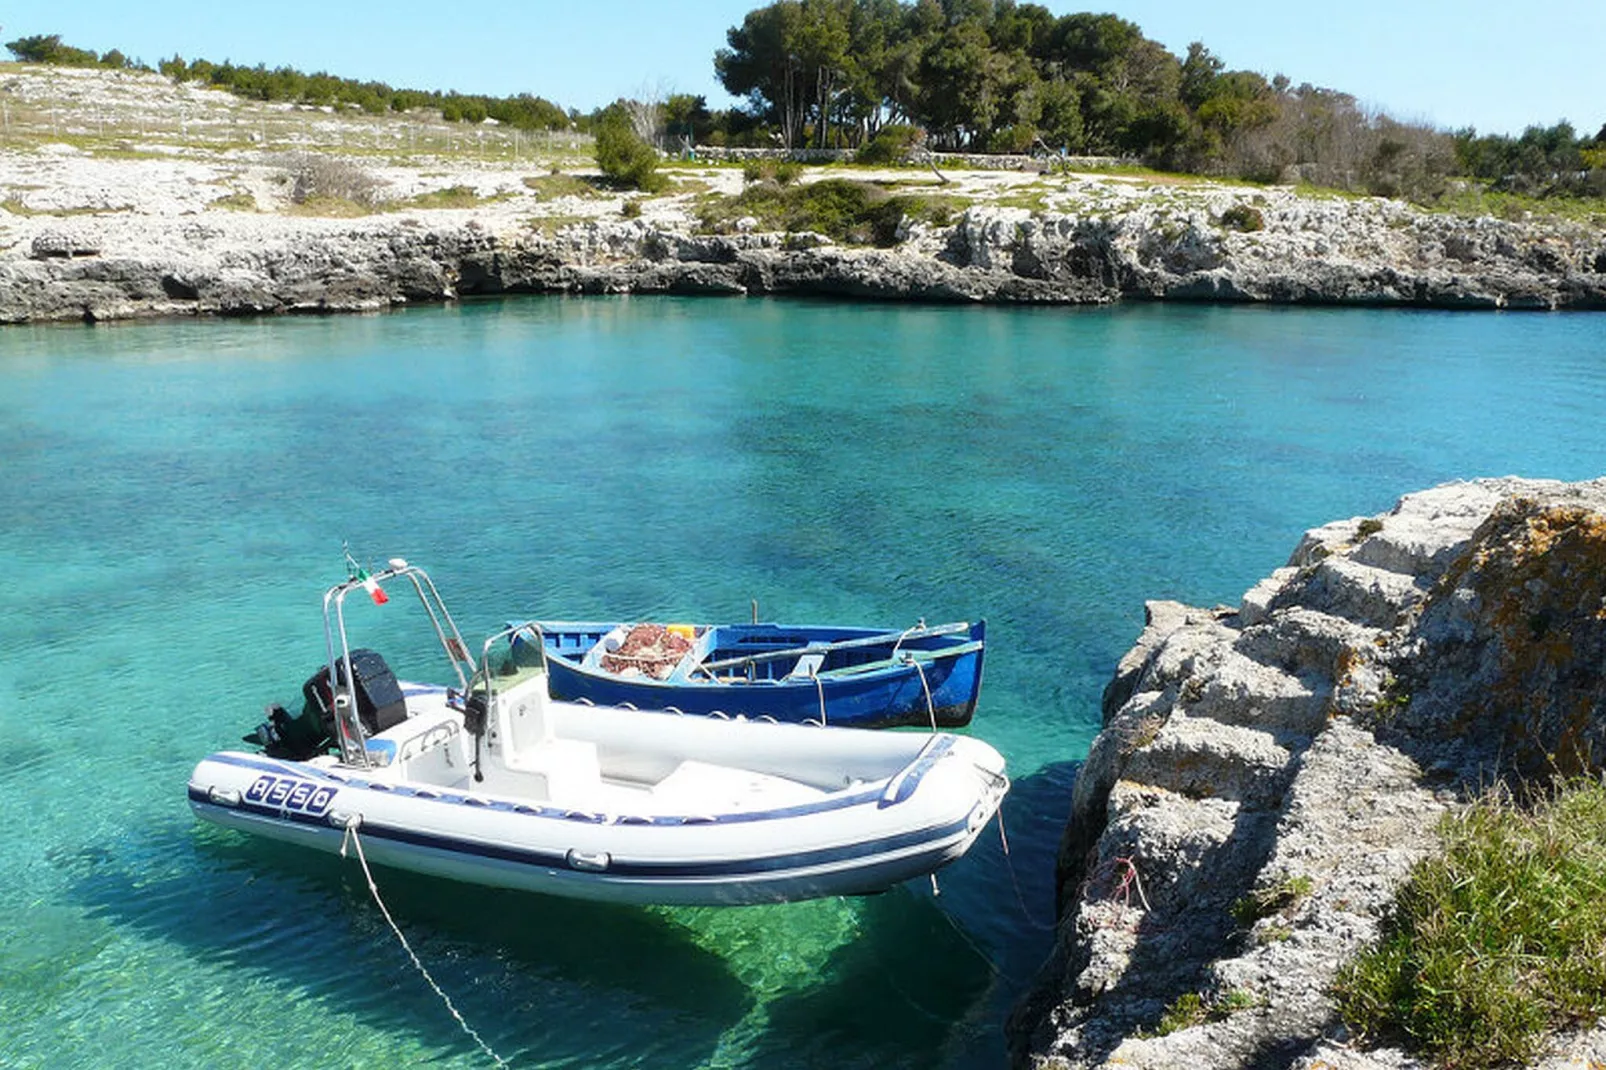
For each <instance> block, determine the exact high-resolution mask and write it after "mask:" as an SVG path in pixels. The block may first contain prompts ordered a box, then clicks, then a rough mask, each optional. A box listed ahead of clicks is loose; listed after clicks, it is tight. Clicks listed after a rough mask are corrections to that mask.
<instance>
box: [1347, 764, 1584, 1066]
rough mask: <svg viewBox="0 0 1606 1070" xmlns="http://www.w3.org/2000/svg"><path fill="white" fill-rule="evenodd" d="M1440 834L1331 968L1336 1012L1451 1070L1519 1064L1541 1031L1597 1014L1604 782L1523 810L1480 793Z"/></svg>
mask: <svg viewBox="0 0 1606 1070" xmlns="http://www.w3.org/2000/svg"><path fill="white" fill-rule="evenodd" d="M1441 831H1442V835H1443V838H1444V851H1443V854H1442V855H1441V856H1439V857H1436V858H1433V859H1430V860H1428V861H1425V862H1423V863H1422V864H1421V865H1419V866H1418V867H1417V869H1416V871H1415V872H1414V873H1413V874H1412V876H1411V880H1410V882H1409V883H1408V884H1407V886H1406V887H1405V889H1404V890H1403V891H1402V892H1401V894H1400V897H1399V903H1398V909H1397V913H1396V916H1395V918H1394V920H1393V921H1392V922H1391V924H1390V926H1389V928H1388V929H1387V930H1386V931H1385V933H1384V935H1383V936H1382V938H1381V939H1380V940H1379V942H1378V943H1377V944H1376V945H1375V946H1374V947H1372V948H1370V949H1368V950H1367V951H1365V952H1364V953H1362V954H1361V955H1360V956H1359V957H1357V958H1356V959H1355V960H1354V961H1353V962H1351V963H1350V964H1349V965H1347V966H1346V967H1345V968H1344V969H1343V970H1342V971H1341V972H1340V974H1339V976H1338V979H1337V981H1336V982H1335V985H1334V995H1335V997H1336V998H1337V1000H1338V1005H1339V1009H1340V1012H1341V1013H1342V1014H1343V1016H1344V1020H1345V1021H1346V1022H1347V1023H1348V1024H1349V1026H1350V1028H1351V1029H1352V1030H1354V1031H1355V1032H1356V1033H1357V1034H1358V1035H1360V1036H1362V1037H1363V1038H1370V1039H1378V1040H1386V1041H1390V1042H1396V1043H1403V1044H1405V1045H1406V1046H1408V1047H1410V1048H1411V1049H1412V1050H1414V1051H1417V1052H1421V1053H1424V1054H1427V1055H1430V1056H1432V1057H1433V1058H1435V1059H1436V1060H1438V1062H1439V1063H1440V1064H1441V1065H1443V1066H1446V1067H1455V1068H1457V1070H1481V1068H1486V1067H1495V1066H1501V1065H1505V1064H1510V1063H1527V1062H1530V1061H1531V1060H1532V1059H1533V1058H1534V1057H1535V1056H1536V1055H1537V1054H1538V1053H1539V1052H1540V1050H1541V1048H1542V1046H1543V1042H1544V1039H1545V1036H1546V1035H1547V1034H1548V1033H1549V1032H1551V1031H1552V1030H1556V1029H1562V1028H1566V1027H1569V1026H1573V1025H1578V1024H1582V1023H1588V1022H1593V1021H1595V1020H1596V1019H1598V1018H1599V1017H1600V1016H1601V1015H1602V1014H1606V786H1603V785H1602V784H1601V783H1599V782H1594V781H1573V782H1568V783H1564V784H1560V785H1558V786H1557V788H1556V790H1555V791H1554V793H1553V794H1552V795H1551V797H1549V798H1548V799H1545V800H1542V801H1540V802H1539V803H1538V804H1537V805H1535V806H1533V807H1530V808H1525V807H1522V806H1519V805H1518V804H1516V803H1515V802H1514V801H1513V800H1512V799H1511V797H1510V796H1509V794H1507V793H1491V794H1490V795H1488V796H1486V797H1485V798H1483V799H1482V800H1480V801H1479V802H1477V803H1476V804H1475V805H1473V806H1472V807H1470V808H1468V809H1467V810H1465V811H1464V812H1462V813H1460V814H1458V815H1453V816H1450V817H1447V818H1446V819H1445V820H1444V823H1443V825H1442V826H1441Z"/></svg>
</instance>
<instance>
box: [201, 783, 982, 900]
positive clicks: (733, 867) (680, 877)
mask: <svg viewBox="0 0 1606 1070" xmlns="http://www.w3.org/2000/svg"><path fill="white" fill-rule="evenodd" d="M189 798H190V805H191V807H192V808H193V809H194V810H195V812H196V814H197V816H200V817H203V818H205V819H207V820H210V821H213V822H214V823H218V824H229V825H237V826H244V825H247V824H248V823H247V822H245V821H240V820H238V819H239V818H240V817H242V816H244V817H249V818H252V819H255V820H254V821H252V822H249V824H256V823H257V822H262V823H265V824H268V825H276V826H279V827H281V828H285V829H290V828H299V829H304V830H305V831H308V832H327V833H332V834H334V835H336V836H338V835H341V831H340V830H339V829H336V828H334V827H332V826H331V825H330V824H329V822H328V821H327V820H325V819H324V818H320V817H313V816H310V815H307V814H298V813H293V812H289V811H284V810H279V809H275V808H272V807H266V806H257V805H253V804H248V803H242V804H241V805H239V806H237V807H230V806H220V805H218V804H216V803H214V802H212V801H211V800H210V799H209V798H208V797H207V793H206V792H205V791H202V790H198V789H191V790H190V792H189ZM230 817H233V818H235V819H236V820H232V821H231V820H228V818H230ZM220 819H222V820H220ZM967 825H968V819H961V820H959V821H954V822H951V823H949V824H947V825H942V826H937V827H935V828H927V829H920V830H915V831H912V832H904V833H898V834H897V835H893V836H884V837H881V838H879V839H875V840H867V841H862V842H855V843H851V844H845V845H842V846H839V847H828V848H820V849H817V850H813V851H800V852H792V853H789V854H780V855H769V856H765V857H762V858H749V859H740V860H731V861H723V862H720V861H705V862H697V863H686V862H667V861H666V862H654V861H631V860H628V859H627V860H621V859H617V858H615V859H613V860H611V861H610V863H609V865H608V867H607V869H606V870H605V871H601V872H598V871H595V870H587V869H582V868H580V867H577V866H575V865H572V864H571V863H570V862H569V859H568V857H567V853H566V852H560V851H558V850H556V849H552V850H542V849H539V848H532V847H515V846H510V845H506V844H488V843H481V842H477V841H474V840H465V839H461V838H459V837H456V836H447V835H441V834H437V833H428V832H420V831H417V830H413V829H404V828H398V827H395V826H390V825H382V824H376V823H373V822H370V821H368V820H364V821H362V823H361V824H360V825H359V826H358V831H359V833H360V834H361V835H362V836H363V837H364V839H366V840H376V839H377V840H383V841H386V842H390V843H395V844H405V845H407V846H409V847H417V848H423V849H425V850H430V851H439V852H442V853H444V854H447V855H451V856H455V857H464V858H472V859H486V860H494V861H498V862H507V863H512V864H515V865H518V866H522V867H531V868H538V869H554V870H567V871H570V872H575V873H582V874H584V875H585V876H587V877H598V878H620V879H631V878H640V879H648V880H660V881H662V880H670V881H676V882H697V881H708V880H716V879H721V880H730V879H740V878H744V877H752V878H755V879H758V878H765V877H771V876H776V875H780V874H784V873H786V872H788V871H797V870H808V869H819V868H822V867H830V866H841V865H842V864H844V863H851V862H861V861H864V860H868V859H874V858H876V857H877V856H881V855H895V854H899V853H901V852H905V851H908V850H909V849H910V848H918V847H922V846H931V847H934V848H940V847H942V846H944V845H945V844H946V842H947V841H948V840H950V839H953V838H954V837H962V836H963V835H964V833H965V831H966V828H967Z"/></svg>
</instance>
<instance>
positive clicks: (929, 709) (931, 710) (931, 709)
mask: <svg viewBox="0 0 1606 1070" xmlns="http://www.w3.org/2000/svg"><path fill="white" fill-rule="evenodd" d="M904 657H906V658H908V659H909V664H911V665H913V666H914V667H915V672H917V673H919V674H920V689H921V690H922V691H924V692H925V693H926V715H927V716H929V717H930V718H931V730H932V731H933V732H935V731H936V730H937V710H936V707H935V706H933V705H932V702H931V685H930V684H928V683H926V670H925V669H923V668H921V667H920V662H919V661H917V660H916V659H915V656H914V655H913V654H905V655H904Z"/></svg>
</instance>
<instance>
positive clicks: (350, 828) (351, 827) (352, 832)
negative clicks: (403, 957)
mask: <svg viewBox="0 0 1606 1070" xmlns="http://www.w3.org/2000/svg"><path fill="white" fill-rule="evenodd" d="M358 824H359V821H358V820H357V819H354V820H352V821H351V822H350V823H348V824H347V825H346V835H345V837H344V838H343V839H342V840H341V841H340V857H341V858H345V857H346V844H347V843H352V844H355V845H356V847H357V861H358V862H360V863H362V875H363V876H364V877H365V878H367V880H368V890H369V891H370V892H372V893H373V897H374V902H375V903H376V904H377V905H378V906H379V912H380V913H381V914H383V915H384V916H385V921H386V922H387V923H389V925H390V931H391V932H393V933H395V934H396V939H397V940H399V941H401V946H402V950H403V951H405V952H407V957H408V958H410V959H412V960H413V965H414V966H416V967H418V972H419V973H420V974H422V975H423V978H424V980H425V981H426V982H427V983H428V984H429V987H430V988H433V989H434V990H435V994H436V995H437V996H439V997H440V998H441V1002H442V1003H444V1004H446V1009H447V1010H448V1011H450V1012H451V1014H452V1017H453V1018H455V1019H457V1024H458V1025H460V1026H462V1027H463V1032H465V1033H467V1034H468V1035H469V1038H470V1039H471V1040H473V1041H474V1043H475V1044H478V1045H479V1048H480V1050H481V1051H483V1052H484V1053H485V1054H486V1055H488V1056H490V1058H491V1061H492V1062H494V1063H495V1064H496V1065H497V1066H507V1065H508V1064H507V1062H506V1060H504V1059H503V1058H502V1057H501V1056H500V1055H498V1054H496V1052H494V1051H492V1050H491V1046H490V1045H489V1044H487V1043H485V1041H483V1040H481V1039H480V1035H479V1034H478V1033H476V1032H474V1027H473V1026H471V1025H469V1024H468V1022H466V1021H464V1020H463V1016H462V1015H461V1014H459V1013H458V1012H457V1008H456V1007H454V1006H453V1005H452V1000H451V997H450V996H448V995H447V994H446V993H445V992H444V991H443V990H442V989H441V986H440V985H438V984H436V983H435V978H433V977H431V976H430V975H429V971H428V970H426V969H425V968H424V964H423V963H422V962H420V961H419V959H418V955H417V954H415V953H414V952H413V948H412V945H411V944H409V943H408V942H407V937H405V936H403V935H402V931H401V928H400V927H399V926H397V924H396V919H395V918H392V917H391V916H390V910H389V908H387V907H386V906H385V901H384V900H383V899H381V898H379V885H377V884H375V883H374V874H373V871H372V870H370V869H369V868H368V856H367V855H365V854H363V849H362V839H361V837H359V836H358V835H357V825H358Z"/></svg>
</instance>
